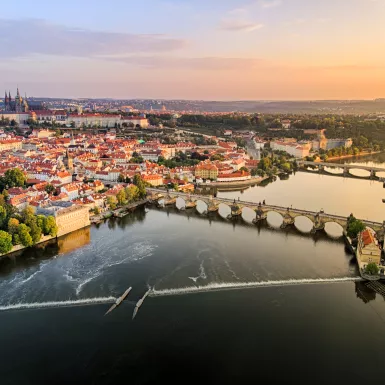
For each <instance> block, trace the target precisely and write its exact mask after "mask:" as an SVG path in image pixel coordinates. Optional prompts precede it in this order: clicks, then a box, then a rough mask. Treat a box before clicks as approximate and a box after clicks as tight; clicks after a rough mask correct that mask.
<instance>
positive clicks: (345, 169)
mask: <svg viewBox="0 0 385 385" xmlns="http://www.w3.org/2000/svg"><path fill="white" fill-rule="evenodd" d="M344 175H346V176H347V175H349V168H348V167H344Z"/></svg>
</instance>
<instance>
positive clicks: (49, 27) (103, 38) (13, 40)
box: [0, 19, 187, 59]
mask: <svg viewBox="0 0 385 385" xmlns="http://www.w3.org/2000/svg"><path fill="white" fill-rule="evenodd" d="M186 45H187V42H186V41H185V40H182V39H173V38H170V37H167V36H164V35H156V34H154V35H144V34H130V33H117V32H105V31H93V30H87V29H80V28H70V27H67V26H64V25H58V24H51V23H49V22H47V21H45V20H42V19H23V20H6V19H0V58H5V59H7V58H17V57H25V56H30V55H59V56H75V57H98V56H103V55H117V54H120V55H122V54H127V53H131V54H132V53H147V52H170V51H175V50H178V49H181V48H184V47H185V46H186Z"/></svg>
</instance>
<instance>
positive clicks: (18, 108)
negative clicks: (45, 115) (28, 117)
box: [4, 88, 43, 114]
mask: <svg viewBox="0 0 385 385" xmlns="http://www.w3.org/2000/svg"><path fill="white" fill-rule="evenodd" d="M41 109H43V104H42V103H41V102H30V101H28V99H27V96H25V97H24V98H22V97H21V96H20V92H19V88H17V92H16V97H15V98H14V99H12V96H11V92H10V91H8V94H7V91H5V97H4V110H5V112H10V113H12V112H13V113H16V114H22V113H28V112H29V111H33V110H41Z"/></svg>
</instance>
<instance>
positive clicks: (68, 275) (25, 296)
mask: <svg viewBox="0 0 385 385" xmlns="http://www.w3.org/2000/svg"><path fill="white" fill-rule="evenodd" d="M154 249H155V246H154V245H152V244H151V242H150V241H147V240H145V241H134V242H133V243H132V244H130V247H129V248H127V247H126V245H125V244H124V243H120V242H115V243H113V244H111V243H110V242H108V240H107V238H106V237H101V238H100V239H98V240H97V241H95V242H91V243H90V244H89V245H87V246H84V247H82V248H80V249H77V250H75V251H74V252H71V253H69V254H67V255H57V256H55V257H54V258H52V259H50V260H48V261H44V262H41V263H40V264H39V266H38V267H32V268H29V269H25V270H23V271H20V272H16V273H14V274H13V275H11V276H9V277H8V278H6V279H2V280H1V281H0V291H1V293H2V296H1V299H0V305H7V304H11V303H19V302H24V301H26V300H28V302H31V301H37V302H41V301H42V300H44V301H54V300H57V299H59V298H60V299H68V298H71V299H74V300H76V298H82V292H83V290H84V289H85V288H86V286H87V285H88V284H89V283H90V282H92V281H96V280H97V279H98V278H99V277H101V276H103V275H104V274H106V273H107V272H108V270H109V269H111V268H113V267H114V266H118V265H124V264H130V263H133V262H138V261H140V260H142V259H144V258H146V257H148V256H150V255H151V254H152V252H153V250H154ZM64 296H65V297H64Z"/></svg>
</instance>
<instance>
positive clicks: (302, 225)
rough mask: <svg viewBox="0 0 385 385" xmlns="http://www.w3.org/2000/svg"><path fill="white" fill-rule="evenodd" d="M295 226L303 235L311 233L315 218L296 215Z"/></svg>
mask: <svg viewBox="0 0 385 385" xmlns="http://www.w3.org/2000/svg"><path fill="white" fill-rule="evenodd" d="M294 226H295V228H296V229H297V230H298V231H299V232H301V233H310V232H311V231H312V230H313V227H314V218H310V216H309V215H304V214H300V215H296V216H295V218H294Z"/></svg>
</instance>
